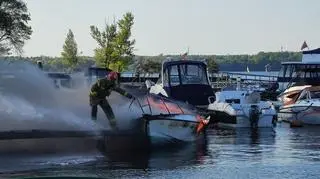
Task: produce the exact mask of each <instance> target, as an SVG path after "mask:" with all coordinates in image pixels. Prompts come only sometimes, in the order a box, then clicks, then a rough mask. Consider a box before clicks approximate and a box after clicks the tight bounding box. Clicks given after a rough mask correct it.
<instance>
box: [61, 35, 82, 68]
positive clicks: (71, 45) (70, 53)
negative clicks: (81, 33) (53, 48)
mask: <svg viewBox="0 0 320 179" xmlns="http://www.w3.org/2000/svg"><path fill="white" fill-rule="evenodd" d="M61 56H62V61H63V63H64V64H65V65H66V66H68V67H70V68H71V69H74V68H75V66H76V65H77V64H78V47H77V43H76V41H75V39H74V35H73V32H72V31H71V29H69V32H68V34H67V38H66V40H65V42H64V45H63V51H62V52H61Z"/></svg>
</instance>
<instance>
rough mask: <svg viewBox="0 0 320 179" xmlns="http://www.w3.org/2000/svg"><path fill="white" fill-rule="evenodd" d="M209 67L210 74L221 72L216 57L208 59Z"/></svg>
mask: <svg viewBox="0 0 320 179" xmlns="http://www.w3.org/2000/svg"><path fill="white" fill-rule="evenodd" d="M207 65H208V70H209V72H210V73H217V72H218V71H219V65H218V64H217V62H216V60H215V56H211V57H208V58H207Z"/></svg>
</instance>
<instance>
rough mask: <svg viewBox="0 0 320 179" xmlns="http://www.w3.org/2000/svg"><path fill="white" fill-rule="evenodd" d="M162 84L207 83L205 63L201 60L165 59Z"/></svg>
mask: <svg viewBox="0 0 320 179" xmlns="http://www.w3.org/2000/svg"><path fill="white" fill-rule="evenodd" d="M162 74H163V85H164V86H178V85H188V84H202V85H209V79H208V76H207V70H206V64H205V63H204V62H201V61H190V60H188V61H186V60H180V61H167V62H164V63H163V69H162Z"/></svg>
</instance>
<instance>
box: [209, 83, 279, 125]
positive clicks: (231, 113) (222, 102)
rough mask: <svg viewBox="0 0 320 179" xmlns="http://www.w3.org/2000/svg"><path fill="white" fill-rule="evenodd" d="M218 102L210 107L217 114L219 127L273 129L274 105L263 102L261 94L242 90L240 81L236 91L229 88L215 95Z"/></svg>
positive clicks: (250, 90) (248, 89)
mask: <svg viewBox="0 0 320 179" xmlns="http://www.w3.org/2000/svg"><path fill="white" fill-rule="evenodd" d="M215 96H216V100H215V101H212V103H211V104H209V106H208V110H210V111H214V112H215V119H217V121H216V122H217V125H218V126H219V127H228V128H241V127H251V128H261V127H273V126H274V123H275V121H276V110H275V108H274V106H273V105H272V103H270V102H268V101H261V96H260V92H258V91H255V90H254V89H250V88H246V87H245V88H241V86H240V82H239V81H238V84H237V87H236V89H232V88H228V89H223V90H222V91H220V92H216V93H215Z"/></svg>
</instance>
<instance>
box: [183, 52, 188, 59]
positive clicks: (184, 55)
mask: <svg viewBox="0 0 320 179" xmlns="http://www.w3.org/2000/svg"><path fill="white" fill-rule="evenodd" d="M187 55H188V52H186V53H184V54H182V55H181V57H182V59H183V60H186V58H187Z"/></svg>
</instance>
